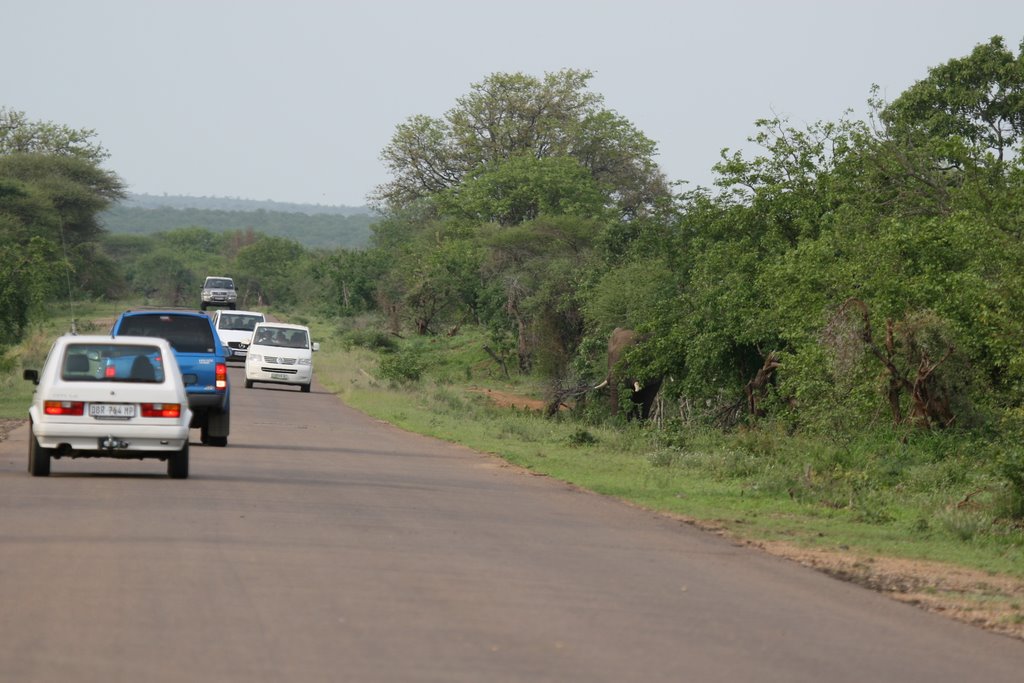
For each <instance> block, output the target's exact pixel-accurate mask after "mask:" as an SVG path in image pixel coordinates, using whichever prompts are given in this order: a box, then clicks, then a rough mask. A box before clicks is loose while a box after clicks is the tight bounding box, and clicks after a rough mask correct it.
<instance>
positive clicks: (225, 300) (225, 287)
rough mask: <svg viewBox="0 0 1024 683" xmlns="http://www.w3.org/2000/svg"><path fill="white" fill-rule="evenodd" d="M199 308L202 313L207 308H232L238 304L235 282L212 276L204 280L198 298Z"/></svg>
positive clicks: (227, 278)
mask: <svg viewBox="0 0 1024 683" xmlns="http://www.w3.org/2000/svg"><path fill="white" fill-rule="evenodd" d="M200 299H201V300H200V302H199V307H200V308H202V309H203V310H204V311H205V310H206V307H207V306H227V307H228V308H234V307H235V304H236V303H237V302H238V292H236V291H235V281H234V280H232V279H231V278H229V277H219V276H213V275H211V276H210V277H208V278H206V282H204V283H203V291H202V294H201V297H200Z"/></svg>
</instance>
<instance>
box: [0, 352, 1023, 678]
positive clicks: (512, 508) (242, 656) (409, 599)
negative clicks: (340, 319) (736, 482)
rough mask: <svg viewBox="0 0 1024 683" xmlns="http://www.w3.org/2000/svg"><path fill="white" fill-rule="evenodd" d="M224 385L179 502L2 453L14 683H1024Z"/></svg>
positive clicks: (769, 571)
mask: <svg viewBox="0 0 1024 683" xmlns="http://www.w3.org/2000/svg"><path fill="white" fill-rule="evenodd" d="M231 373H232V383H233V387H234V388H235V395H234V416H233V418H232V419H233V423H232V435H231V440H230V445H229V446H228V448H224V449H219V448H205V447H202V446H200V445H199V444H198V432H194V433H193V437H194V441H193V444H192V476H191V478H190V479H188V480H185V481H171V480H169V479H167V478H166V477H165V468H164V466H163V464H162V463H157V462H152V463H150V462H138V461H127V462H117V461H107V460H103V461H83V460H75V461H68V460H60V461H55V462H54V464H53V475H52V476H51V477H49V478H48V479H34V478H32V477H29V476H28V474H27V473H26V471H25V467H26V462H25V450H26V437H27V429H25V428H20V429H18V430H17V431H15V432H14V433H13V434H12V435H11V437H10V438H9V439H8V440H7V441H5V442H3V443H0V681H4V682H8V681H11V682H20V681H59V682H62V683H64V682H68V681H97V682H100V681H102V682H103V683H110V682H112V681H131V682H133V683H134V682H138V681H147V682H148V681H176V682H177V681H189V682H194V681H217V682H221V681H245V682H246V683H252V682H257V681H275V682H279V681H330V682H332V683H333V682H337V681H356V682H363V681H369V682H373V681H439V682H449V681H467V682H474V683H477V682H502V681H531V682H533V681H552V682H556V681H557V682H559V683H565V682H571V681H580V682H586V683H592V682H595V681H616V682H621V681H644V682H645V683H650V682H656V681H701V682H714V681H785V682H787V683H793V682H796V681H813V682H815V683H818V682H823V681H827V682H829V683H842V682H845V681H851V682H856V683H863V682H865V681H871V682H873V683H877V682H880V681H894V682H896V681H898V682H900V683H909V682H913V681H927V682H928V683H939V682H943V681H956V682H957V683H963V682H964V681H986V682H988V683H992V682H995V681H1008V682H1009V681H1013V682H1014V683H1020V681H1022V680H1024V643H1021V642H1019V641H1016V640H1012V639H1010V638H1007V637H1004V636H999V635H993V634H990V633H986V632H983V631H981V630H978V629H974V628H972V627H970V626H967V625H964V624H960V623H957V622H953V621H949V620H946V619H943V618H941V617H938V616H935V615H932V614H928V613H925V612H923V611H921V610H918V609H915V608H913V607H910V606H907V605H903V604H900V603H896V602H893V601H891V600H888V599H886V598H884V597H882V596H880V595H878V594H875V593H872V592H870V591H867V590H864V589H861V588H858V587H856V586H852V585H848V584H844V583H842V582H839V581H836V580H833V579H830V578H828V577H826V576H824V575H821V574H818V573H816V572H814V571H811V570H809V569H805V568H803V567H800V566H798V565H795V564H792V563H789V562H787V561H785V560H781V559H779V558H775V557H771V556H768V555H764V554H761V553H759V552H757V551H755V550H751V549H749V548H742V547H736V546H734V545H732V544H730V543H729V542H728V541H726V540H724V539H722V538H719V537H717V536H714V535H710V534H707V533H703V532H700V531H698V530H695V529H693V528H691V527H688V526H686V525H683V524H680V523H677V522H674V521H672V520H668V519H664V518H661V517H658V516H656V515H653V514H650V513H647V512H644V511H641V510H637V509H634V508H631V507H628V506H626V505H623V504H619V503H616V502H614V501H612V500H608V499H605V498H602V497H600V496H596V495H592V494H588V493H582V492H579V491H576V490H573V489H572V488H570V487H568V486H565V485H563V484H560V483H558V482H556V481H553V480H550V479H547V478H543V477H535V476H530V475H528V474H524V473H522V472H520V471H518V470H516V469H514V468H508V467H503V466H502V464H501V462H500V461H498V460H495V459H493V458H491V457H489V456H485V455H481V454H477V453H474V452H472V451H469V450H466V449H463V448H460V447H456V446H452V445H448V444H445V443H441V442H438V441H434V440H430V439H425V438H421V437H418V436H414V435H410V434H407V433H404V432H401V431H399V430H397V429H394V428H392V427H390V426H388V425H385V424H381V423H379V422H377V421H375V420H373V419H370V418H367V417H366V416H364V415H362V414H360V413H358V412H356V411H353V410H351V409H349V408H347V407H345V406H344V405H342V404H341V403H340V402H339V401H338V400H337V399H336V398H335V397H334V396H332V395H330V394H327V393H325V392H324V391H323V389H322V388H321V387H318V386H317V385H314V391H313V393H310V394H302V393H299V392H298V391H297V390H290V389H272V388H269V387H267V388H259V387H257V388H256V389H250V390H246V389H243V388H242V382H241V376H240V374H239V373H240V370H239V369H237V368H232V370H231Z"/></svg>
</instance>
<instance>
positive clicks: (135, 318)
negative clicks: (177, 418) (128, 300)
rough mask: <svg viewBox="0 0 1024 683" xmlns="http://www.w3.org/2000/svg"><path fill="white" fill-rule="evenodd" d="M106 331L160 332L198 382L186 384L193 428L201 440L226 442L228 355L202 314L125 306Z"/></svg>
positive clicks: (147, 334)
mask: <svg viewBox="0 0 1024 683" xmlns="http://www.w3.org/2000/svg"><path fill="white" fill-rule="evenodd" d="M110 333H111V334H112V335H114V336H118V335H136V336H143V337H162V338H163V339H166V340H167V341H169V342H170V343H171V348H172V349H174V355H175V358H177V360H178V365H179V366H180V368H181V372H182V373H185V374H195V375H196V377H198V381H196V382H195V383H194V384H191V385H189V386H188V387H186V391H187V392H188V406H189V408H191V409H192V424H191V425H190V426H192V427H198V428H199V429H200V435H201V438H202V442H203V443H204V444H206V445H209V446H227V445H228V432H229V431H230V427H231V386H230V384H229V383H228V366H227V357H226V356H225V353H224V347H223V346H222V345H221V341H220V338H219V337H218V336H217V331H216V330H215V329H214V328H213V322H212V321H211V320H210V318H209V317H208V316H207V315H206V314H205V313H200V312H198V311H179V310H148V309H147V310H137V311H125V312H124V313H122V314H121V315H120V316H118V318H117V320H116V321H115V322H114V327H113V328H112V329H111V331H110Z"/></svg>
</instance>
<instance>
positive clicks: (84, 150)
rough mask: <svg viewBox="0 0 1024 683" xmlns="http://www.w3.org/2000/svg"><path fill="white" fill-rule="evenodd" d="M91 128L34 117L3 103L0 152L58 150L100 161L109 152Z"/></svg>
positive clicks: (48, 152)
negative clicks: (66, 124)
mask: <svg viewBox="0 0 1024 683" xmlns="http://www.w3.org/2000/svg"><path fill="white" fill-rule="evenodd" d="M95 137H96V131H95V130H93V129H91V128H71V127H70V126H65V125H62V124H58V123H53V122H52V121H32V120H30V119H29V118H28V117H27V116H26V114H25V112H22V111H15V110H13V109H8V108H7V107H0V155H4V154H55V155H58V156H73V157H78V158H80V159H85V160H87V161H91V162H92V163H93V164H96V165H99V164H101V163H102V162H104V161H106V160H107V158H108V157H109V156H110V154H109V153H108V152H107V150H106V149H104V148H103V146H102V145H101V144H99V143H98V142H96V141H95V140H94V138H95Z"/></svg>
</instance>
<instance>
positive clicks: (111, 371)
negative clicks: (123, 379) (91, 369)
mask: <svg viewBox="0 0 1024 683" xmlns="http://www.w3.org/2000/svg"><path fill="white" fill-rule="evenodd" d="M116 374H117V368H115V367H114V366H113V365H108V366H107V367H105V368H103V376H104V377H114V376H115V375H116Z"/></svg>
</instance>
